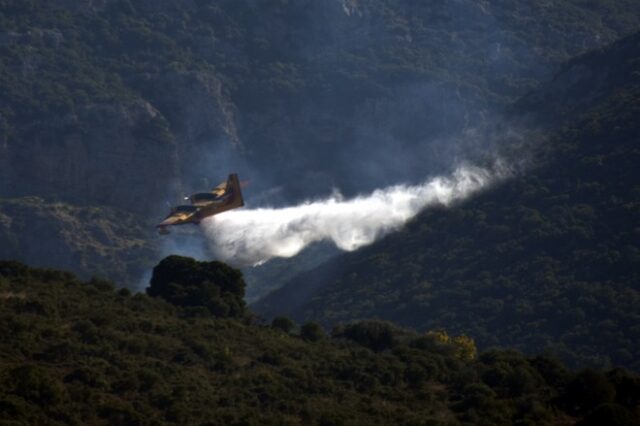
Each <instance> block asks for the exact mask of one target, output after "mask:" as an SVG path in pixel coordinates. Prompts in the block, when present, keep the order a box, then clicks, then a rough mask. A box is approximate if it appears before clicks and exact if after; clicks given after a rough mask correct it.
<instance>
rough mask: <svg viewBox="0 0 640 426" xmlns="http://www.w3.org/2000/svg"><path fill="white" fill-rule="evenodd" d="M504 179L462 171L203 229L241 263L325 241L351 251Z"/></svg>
mask: <svg viewBox="0 0 640 426" xmlns="http://www.w3.org/2000/svg"><path fill="white" fill-rule="evenodd" d="M503 174H504V172H503V171H502V170H501V167H496V168H495V169H494V170H489V169H483V168H478V167H472V166H463V167H459V168H458V169H456V170H455V172H454V173H453V174H452V175H451V176H450V177H442V176H441V177H436V178H433V179H430V180H428V181H426V182H424V183H423V184H421V185H415V186H406V185H395V186H391V187H388V188H384V189H378V190H376V191H374V192H373V193H371V194H370V195H367V196H359V197H356V198H353V199H350V200H345V199H343V197H342V196H341V195H340V194H339V193H335V194H334V195H332V196H331V197H329V198H327V199H324V200H320V201H312V202H306V203H304V204H301V205H298V206H294V207H285V208H258V209H246V210H234V211H233V212H228V213H222V214H220V215H217V216H214V217H212V218H210V219H207V220H205V221H204V222H203V228H204V231H205V234H206V235H207V238H208V239H209V244H210V247H211V250H212V251H213V252H214V253H215V254H216V255H217V256H218V257H220V258H222V259H225V260H231V261H234V262H238V263H251V264H256V263H260V262H264V261H266V260H269V259H271V258H272V257H291V256H295V255H296V254H297V253H299V252H300V251H301V250H302V249H303V248H304V247H305V246H307V245H308V244H310V243H313V242H316V241H321V240H332V241H333V242H334V243H335V244H336V246H338V247H339V248H340V249H342V250H346V251H352V250H355V249H357V248H359V247H362V246H364V245H367V244H370V243H372V242H373V241H375V240H376V239H377V238H378V237H380V236H381V235H384V234H385V233H388V232H389V231H392V230H394V229H398V228H399V227H401V226H402V225H403V224H404V223H405V222H406V221H407V220H409V219H411V218H412V217H414V216H415V215H416V214H417V213H419V212H420V211H421V210H423V209H425V208H427V207H429V206H432V205H445V206H447V205H449V204H451V203H452V202H455V201H457V200H461V199H464V198H466V197H468V196H469V195H470V194H472V193H474V192H476V191H478V190H480V189H482V188H484V187H486V186H487V185H489V184H490V183H491V182H493V181H494V180H495V179H496V178H499V177H501V176H502V175H503Z"/></svg>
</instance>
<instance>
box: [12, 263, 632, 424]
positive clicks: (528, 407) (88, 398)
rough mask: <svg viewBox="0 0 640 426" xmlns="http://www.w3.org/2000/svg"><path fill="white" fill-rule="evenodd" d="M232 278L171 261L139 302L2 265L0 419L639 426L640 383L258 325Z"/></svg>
mask: <svg viewBox="0 0 640 426" xmlns="http://www.w3.org/2000/svg"><path fill="white" fill-rule="evenodd" d="M243 294H244V282H243V280H242V275H241V273H240V271H238V270H234V269H233V268H230V267H228V266H226V265H224V264H222V263H219V262H196V261H194V260H192V259H189V258H183V257H179V256H171V257H168V258H165V259H164V260H162V262H160V263H159V264H158V265H157V266H156V268H154V274H153V277H152V283H151V286H150V287H149V290H148V295H147V294H142V293H138V294H132V293H131V292H129V291H128V290H127V289H125V288H120V289H117V288H116V287H115V286H114V284H113V283H111V282H108V281H104V280H99V279H93V280H90V281H87V282H83V281H81V280H79V279H78V278H77V277H75V276H74V275H72V274H70V273H67V272H61V271H56V270H52V269H34V268H29V267H27V266H25V265H23V264H20V263H18V262H8V261H4V262H0V306H1V309H0V331H1V332H2V336H3V338H2V340H1V341H0V418H2V419H3V420H2V422H3V424H66V425H69V424H71V425H73V424H77V425H82V424H113V425H121V424H131V425H154V424H211V425H214V424H216V425H217V424H220V425H264V424H273V425H282V424H306V425H341V424H380V425H383V424H389V423H394V424H404V425H424V424H431V425H440V424H442V425H455V424H478V425H483V424H484V425H495V424H522V425H527V424H530V425H542V424H549V425H551V424H580V425H599V424H603V421H606V424H610V425H634V424H638V414H639V413H638V404H639V402H640V401H639V399H640V376H638V375H637V374H636V373H633V372H631V371H629V370H625V369H622V368H616V369H611V370H607V371H596V370H592V369H583V370H570V369H568V368H567V367H565V366H564V365H563V364H562V363H561V362H560V361H558V360H557V359H556V358H554V357H552V356H549V355H538V356H534V357H526V356H524V355H522V354H521V353H520V352H517V351H515V350H506V349H503V350H499V349H494V350H489V351H483V352H480V353H478V352H477V351H476V347H475V344H474V342H473V340H472V339H470V338H468V337H466V336H465V335H458V336H456V335H449V334H448V333H447V332H446V331H444V330H432V331H430V332H427V333H421V334H419V333H416V332H415V331H411V330H408V329H402V328H399V327H398V326H395V325H393V324H391V323H388V322H382V321H363V322H356V323H350V324H346V325H343V326H341V327H336V328H334V329H333V330H332V331H331V332H330V333H328V332H326V331H325V330H324V329H323V328H322V327H321V326H320V325H318V324H317V323H313V322H307V323H304V324H302V325H300V326H297V325H296V324H294V323H293V322H292V321H291V320H290V319H288V318H286V317H278V318H276V319H274V320H273V322H272V323H271V324H265V323H261V322H260V321H258V320H257V319H256V318H255V316H254V315H253V314H251V313H250V311H248V310H246V309H244V302H243V299H242V297H243Z"/></svg>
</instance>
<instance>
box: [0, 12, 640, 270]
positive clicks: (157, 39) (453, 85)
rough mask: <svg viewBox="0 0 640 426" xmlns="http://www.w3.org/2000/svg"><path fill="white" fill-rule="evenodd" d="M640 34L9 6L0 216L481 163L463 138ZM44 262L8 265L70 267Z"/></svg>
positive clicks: (501, 24)
mask: <svg viewBox="0 0 640 426" xmlns="http://www.w3.org/2000/svg"><path fill="white" fill-rule="evenodd" d="M639 24H640V5H639V4H638V3H637V2H635V1H630V0H629V1H617V2H611V1H608V0H597V1H591V2H588V3H585V2H582V1H573V0H571V1H569V0H565V1H561V2H553V3H549V4H546V3H545V4H538V3H535V4H532V3H531V2H529V1H522V0H510V1H499V2H491V3H488V2H485V1H480V0H464V1H457V2H430V3H428V4H426V3H425V4H422V3H420V2H415V1H409V0H359V1H346V0H343V1H342V0H325V1H309V0H302V1H295V2H283V1H278V0H224V1H218V2H214V3H211V2H200V1H190V0H180V1H175V2H150V1H141V0H105V1H88V0H82V1H77V2H73V1H63V0H52V1H47V2H42V1H36V0H4V1H2V2H0V28H1V30H0V55H1V57H2V61H0V92H1V93H2V94H3V96H2V99H1V100H0V198H1V199H3V200H7V199H17V200H18V202H19V200H20V199H21V198H23V197H26V196H37V197H40V198H41V199H42V200H54V201H56V202H58V201H59V202H63V203H67V204H70V205H73V206H84V207H89V208H91V209H103V208H105V209H106V210H105V214H104V215H103V217H104V218H107V217H111V215H110V213H109V211H108V209H109V208H112V207H115V208H119V209H124V210H126V211H127V212H129V213H131V214H134V215H137V216H138V218H137V219H136V220H137V221H139V222H145V221H147V220H152V221H157V220H159V219H160V218H161V217H162V215H163V214H164V213H165V208H166V202H170V203H171V202H174V201H176V200H178V199H181V198H180V197H182V196H184V195H185V193H188V192H191V191H198V190H205V189H207V188H208V187H210V186H211V185H214V184H215V183H217V182H218V181H219V180H220V179H222V178H224V177H225V176H226V175H227V173H228V172H229V171H238V172H241V175H242V176H243V179H249V180H251V181H252V187H251V191H249V192H248V196H249V197H250V198H254V199H253V200H249V201H251V202H253V203H254V204H260V203H263V204H264V203H268V204H276V205H278V204H282V203H291V202H295V201H299V200H301V199H304V198H308V197H317V196H320V195H322V194H328V193H329V191H331V189H332V188H333V187H339V188H340V189H341V190H342V191H343V192H344V193H345V195H353V194H355V193H358V192H362V191H370V190H372V189H374V188H379V187H381V186H384V185H389V184H396V183H398V182H411V181H414V182H415V181H416V180H420V179H423V178H424V177H425V175H427V174H430V175H433V174H435V173H439V172H441V171H443V170H444V169H448V168H450V167H452V162H453V160H454V159H458V158H460V157H463V158H467V159H469V158H473V157H475V156H478V155H482V154H483V153H485V152H484V151H486V150H487V149H489V148H488V147H481V148H482V149H480V150H479V151H481V152H476V151H477V148H478V147H477V146H476V145H473V144H471V145H468V144H466V145H465V144H464V143H459V142H457V141H458V139H457V136H458V135H460V134H461V133H464V132H467V131H470V130H473V129H476V128H482V127H484V126H487V125H490V124H492V122H493V121H494V114H495V113H496V111H498V112H499V111H500V110H501V109H502V108H503V107H504V106H505V105H508V104H509V103H510V102H512V101H513V100H516V99H518V98H519V97H520V96H521V95H523V94H525V93H527V92H528V91H530V90H532V89H534V88H536V87H538V86H539V84H540V82H541V81H543V80H544V79H545V78H547V77H548V76H549V75H551V73H553V72H554V71H555V70H556V69H557V67H558V66H559V65H560V64H561V63H562V62H563V61H566V60H568V59H569V58H570V57H572V56H574V55H576V54H578V53H581V52H584V51H586V50H589V49H592V48H596V47H599V46H603V45H606V44H608V43H610V42H611V41H613V40H616V39H617V38H619V37H621V36H623V35H626V34H628V33H630V32H631V31H633V30H634V29H636V28H637V27H638V25H639ZM389 152H394V153H395V155H393V156H390V155H389ZM404 153H406V155H405V154H404ZM292 177H295V178H292ZM251 194H253V196H252V195H251ZM12 202H14V201H12ZM47 202H48V201H46V202H44V204H45V205H43V208H46V203H47ZM4 215H6V212H5V213H4ZM50 226H51V227H54V228H56V229H55V231H53V232H62V228H63V227H64V224H62V223H61V222H60V221H56V220H54V221H52V223H51V225H50ZM108 226H111V227H116V226H117V224H111V225H108ZM25 232H26V233H27V234H26V235H25V241H33V240H34V237H33V235H32V234H31V233H30V231H29V230H26V231H25ZM9 234H11V235H12V232H9V233H2V234H1V235H2V240H0V243H5V242H6V241H7V240H6V239H5V237H4V236H5V235H9ZM148 234H149V235H147V236H145V238H147V241H149V238H150V235H151V234H152V230H151V227H149V231H148ZM88 238H89V239H92V240H95V239H99V238H100V233H99V232H95V233H93V232H91V233H89V234H88ZM134 243H135V242H134V241H133V240H132V241H131V242H127V243H126V244H129V245H132V244H134ZM52 244H53V243H52ZM52 247H54V246H53V245H52ZM69 247H70V246H69V245H68V244H66V243H65V242H63V241H61V242H60V243H59V244H57V245H55V250H56V251H58V252H60V253H62V254H63V255H66V256H67V257H73V256H76V252H75V251H74V249H69ZM34 253H38V249H37V248H36V247H33V245H32V244H31V243H29V244H27V243H26V242H24V243H23V244H21V245H19V247H18V249H17V250H16V251H14V254H13V257H17V258H19V259H21V260H24V261H29V262H32V261H35V262H36V263H38V264H47V265H50V266H55V265H58V266H64V267H69V266H70V265H68V264H67V263H64V262H60V261H58V258H57V257H53V258H50V259H49V258H47V257H42V256H39V257H36V258H34ZM138 255H142V254H138ZM156 256H157V257H159V255H158V254H157V253H156ZM156 259H157V258H156ZM104 260H105V259H104V258H103V259H102V260H101V261H100V262H98V263H97V264H98V265H102V264H105V262H104ZM107 263H108V262H107ZM124 263H127V259H125V258H122V256H118V255H116V257H115V258H114V259H113V263H112V264H113V266H114V267H113V268H106V269H104V268H102V267H101V266H99V267H98V268H94V267H93V266H92V264H91V263H88V262H79V263H78V264H76V265H71V267H73V269H74V270H76V271H77V272H80V273H82V274H84V275H90V274H92V273H102V271H103V270H107V271H113V273H116V274H121V273H122V272H123V271H124V270H125V269H124V268H123V267H122V264H124ZM120 276H121V275H114V276H113V278H118V279H119V278H120ZM128 279H129V280H137V279H139V275H137V274H135V273H134V274H130V276H129V277H128Z"/></svg>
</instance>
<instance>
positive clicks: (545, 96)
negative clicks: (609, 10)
mask: <svg viewBox="0 0 640 426" xmlns="http://www.w3.org/2000/svg"><path fill="white" fill-rule="evenodd" d="M639 40H640V35H635V36H633V37H629V38H627V39H625V40H623V41H621V42H619V43H616V44H614V45H613V46H612V47H611V48H607V49H605V50H603V51H599V52H594V53H591V54H589V55H586V56H584V57H581V58H579V59H576V60H574V61H572V62H571V63H570V64H569V65H568V66H567V67H566V68H565V71H563V73H561V74H559V75H558V76H556V78H555V79H554V80H553V81H552V82H551V83H550V85H549V88H547V89H543V90H542V91H540V92H537V93H534V94H532V95H531V96H529V97H527V98H526V102H524V104H527V103H528V108H529V109H528V111H533V113H532V114H540V115H541V116H544V115H546V114H547V113H548V111H552V110H555V111H557V114H559V115H558V117H559V120H557V121H556V122H558V121H559V122H560V123H562V122H564V124H562V125H561V126H559V128H558V129H557V130H555V131H553V133H552V134H551V136H550V138H549V142H548V144H547V145H546V147H545V149H544V150H541V151H539V153H538V157H539V159H538V163H537V164H536V165H535V166H534V168H533V169H532V170H530V171H529V172H528V173H526V175H524V176H520V177H518V178H516V179H514V180H512V181H510V182H506V183H504V184H502V185H501V186H499V187H498V188H495V189H494V190H492V191H490V192H487V193H484V194H482V195H480V196H479V197H477V198H476V199H473V200H470V201H468V202H466V203H464V204H461V205H459V206H457V207H454V208H451V209H446V210H445V209H442V210H432V211H428V212H424V213H423V214H422V215H421V216H419V217H418V218H417V219H416V220H414V221H412V222H411V223H409V224H408V225H407V226H406V228H405V229H404V230H403V231H402V232H399V233H397V234H393V235H390V236H388V237H387V238H385V239H384V240H382V241H380V242H379V243H376V244H374V245H373V246H371V247H368V248H365V249H363V250H361V251H359V252H356V253H351V254H346V255H342V256H340V257H339V258H336V259H334V260H332V261H329V262H328V263H326V264H324V265H322V266H320V267H318V268H316V269H315V270H313V271H311V272H309V273H305V274H302V275H300V276H298V277H296V278H294V279H292V280H291V281H290V282H289V283H288V284H287V285H286V286H285V287H283V288H282V289H281V290H279V291H276V292H274V293H272V294H271V295H270V296H268V297H266V298H265V299H263V300H262V301H260V302H258V303H257V304H255V305H254V307H255V309H256V310H257V311H258V312H261V313H264V314H265V315H267V316H270V315H276V314H287V315H292V316H293V317H294V318H296V319H298V320H311V319H313V320H317V321H320V322H322V323H324V324H336V323H338V322H343V321H350V320H353V319H361V318H381V319H386V320H391V321H394V322H397V323H399V324H403V325H405V326H411V327H414V328H416V329H418V330H425V329H434V328H446V329H447V330H452V331H455V332H464V333H468V334H469V335H470V336H471V337H473V338H474V339H475V340H476V341H477V343H478V344H479V346H480V347H481V348H486V347H489V346H493V345H503V346H515V347H517V348H519V349H521V350H524V351H526V352H529V353H532V352H537V351H541V350H545V349H548V350H550V351H552V352H554V353H556V354H558V355H560V356H562V357H563V358H564V359H566V360H569V361H571V363H573V364H581V365H585V364H587V365H605V366H606V365H627V366H630V367H633V368H635V369H638V368H640V364H638V360H639V359H640V346H639V345H638V342H639V341H640V334H638V333H639V332H640V329H639V328H638V327H637V326H636V324H637V320H638V318H639V317H638V312H639V311H638V306H639V305H638V302H639V301H640V293H639V290H640V288H639V283H640V276H639V275H638V264H640V257H639V256H640V246H639V245H638V242H639V241H640V240H639V239H638V236H639V230H638V227H637V226H638V223H640V186H638V185H639V182H640V174H639V172H638V168H637V164H638V161H640V150H638V142H639V140H638V138H639V135H640V127H639V123H638V120H637V117H638V116H640V115H639V113H640V68H639V66H640V60H639V59H638V58H640V44H639ZM559 82H565V83H564V84H560V83H559ZM566 82H569V83H566ZM559 87H562V90H560V89H559ZM587 87H589V88H592V89H593V92H591V91H586V89H585V88H587ZM578 96H582V98H583V103H582V104H580V106H579V107H577V106H574V101H575V100H576V99H579V98H578Z"/></svg>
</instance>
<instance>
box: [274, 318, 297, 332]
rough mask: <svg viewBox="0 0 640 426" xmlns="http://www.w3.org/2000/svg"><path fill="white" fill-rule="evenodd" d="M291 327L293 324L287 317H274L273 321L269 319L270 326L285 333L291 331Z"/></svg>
mask: <svg viewBox="0 0 640 426" xmlns="http://www.w3.org/2000/svg"><path fill="white" fill-rule="evenodd" d="M293 327H295V324H294V323H293V321H291V319H289V318H287V317H275V318H274V319H273V321H271V328H277V329H279V330H282V331H284V332H285V333H291V330H293Z"/></svg>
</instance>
